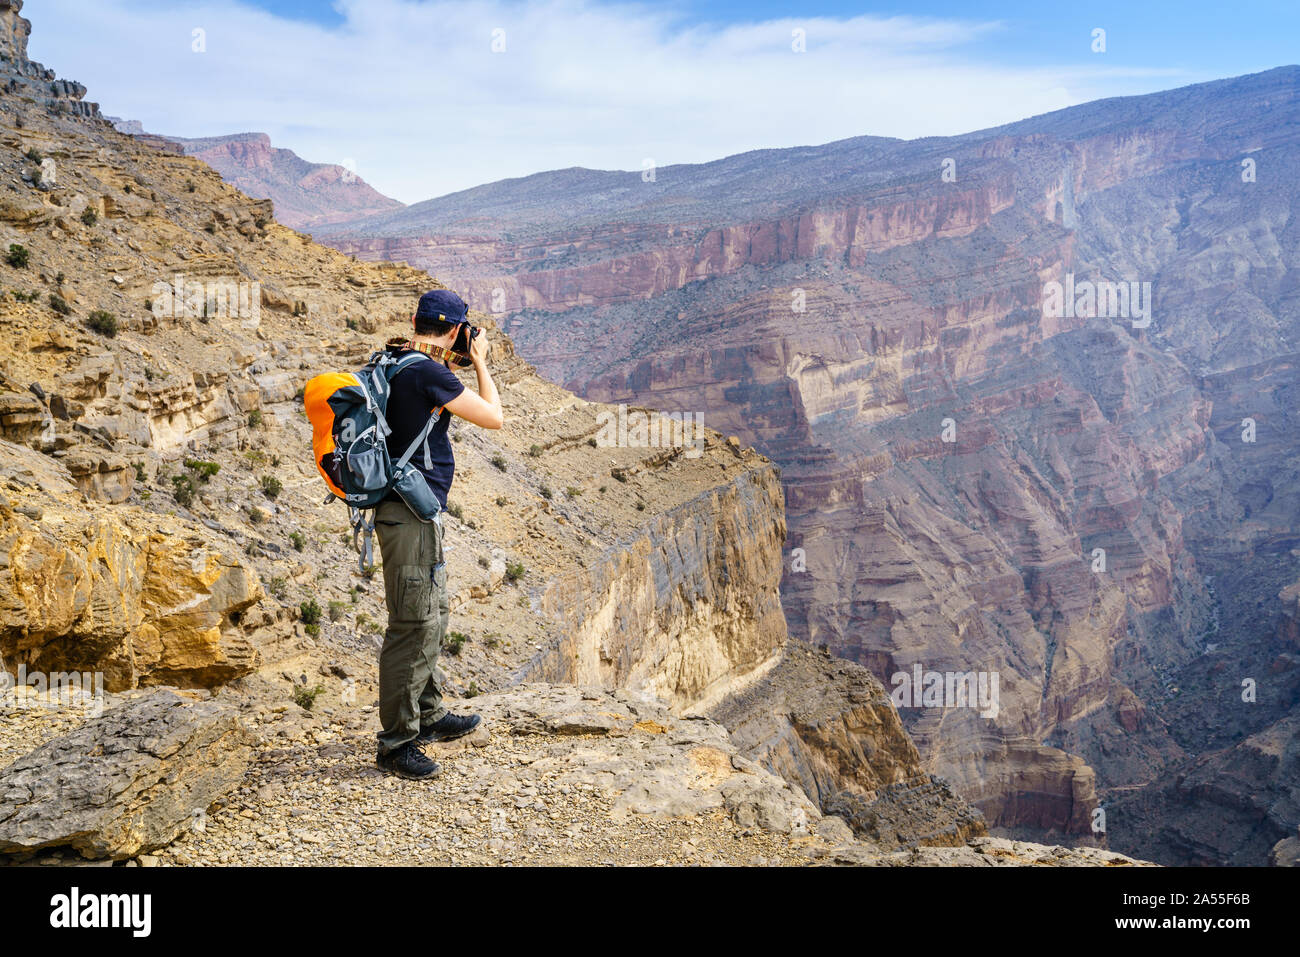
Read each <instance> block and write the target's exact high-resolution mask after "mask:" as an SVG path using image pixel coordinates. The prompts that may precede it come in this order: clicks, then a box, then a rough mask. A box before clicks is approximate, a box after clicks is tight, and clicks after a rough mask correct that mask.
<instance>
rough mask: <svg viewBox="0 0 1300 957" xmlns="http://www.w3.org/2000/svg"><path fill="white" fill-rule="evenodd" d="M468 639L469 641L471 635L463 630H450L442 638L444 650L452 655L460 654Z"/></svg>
mask: <svg viewBox="0 0 1300 957" xmlns="http://www.w3.org/2000/svg"><path fill="white" fill-rule="evenodd" d="M467 641H469V635H467V634H465V633H464V632H463V631H449V632H447V635H446V637H445V638H443V639H442V650H443V651H445V652H447V654H449V655H452V656H455V655H459V654H460V650H461V649H462V648H464V647H465V642H467Z"/></svg>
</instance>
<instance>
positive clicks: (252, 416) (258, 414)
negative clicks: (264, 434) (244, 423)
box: [248, 409, 262, 429]
mask: <svg viewBox="0 0 1300 957" xmlns="http://www.w3.org/2000/svg"><path fill="white" fill-rule="evenodd" d="M248 427H249V428H250V429H260V428H261V427H262V410H261V409H254V410H253V411H252V412H250V413H248Z"/></svg>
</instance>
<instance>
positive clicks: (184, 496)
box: [172, 475, 194, 508]
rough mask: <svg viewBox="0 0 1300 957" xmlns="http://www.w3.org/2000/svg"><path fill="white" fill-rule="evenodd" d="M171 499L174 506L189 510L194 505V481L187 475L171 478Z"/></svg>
mask: <svg viewBox="0 0 1300 957" xmlns="http://www.w3.org/2000/svg"><path fill="white" fill-rule="evenodd" d="M172 498H174V499H175V500H176V504H177V505H180V506H183V507H185V508H189V507H190V506H191V505H193V504H194V480H193V479H191V478H190V477H189V476H188V475H173V476H172Z"/></svg>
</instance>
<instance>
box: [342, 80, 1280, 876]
mask: <svg viewBox="0 0 1300 957" xmlns="http://www.w3.org/2000/svg"><path fill="white" fill-rule="evenodd" d="M1297 170H1300V68H1297V67H1294V66H1287V67H1281V68H1278V69H1275V70H1271V71H1268V72H1265V73H1260V74H1255V75H1252V76H1244V77H1238V78H1234V79H1229V80H1220V81H1215V82H1211V83H1204V84H1199V85H1196V86H1191V87H1186V88H1183V89H1177V90H1171V91H1167V92H1162V93H1156V94H1151V95H1147V96H1141V97H1130V98H1123V99H1114V100H1104V101H1098V102H1094V103H1088V104H1084V105H1081V106H1076V107H1072V108H1069V109H1065V110H1061V111H1058V112H1055V113H1050V114H1046V115H1043V116H1038V117H1033V118H1030V119H1026V120H1023V121H1020V122H1017V123H1012V124H1009V125H1007V126H1003V127H999V128H996V129H991V130H984V131H979V132H974V133H969V134H965V135H962V136H953V137H932V138H927V139H920V140H913V141H901V140H895V139H889V138H882V137H871V136H864V137H858V138H855V139H851V140H844V141H840V142H836V143H830V144H826V145H823V146H809V147H800V148H795V149H780V150H762V151H756V152H751V153H745V154H741V155H738V156H733V157H728V158H726V159H722V160H718V161H716V162H712V163H707V164H702V165H698V166H666V167H661V168H659V169H657V170H655V171H654V173H655V175H654V176H653V177H646V176H643V175H642V173H641V171H636V172H618V171H597V170H586V169H577V168H575V169H567V170H557V171H553V172H547V173H538V174H536V175H533V176H529V177H525V178H522V179H518V180H509V181H503V182H500V183H492V184H487V185H484V186H480V187H477V188H475V189H471V190H466V191H463V192H460V193H456V194H452V195H450V196H445V197H441V198H438V199H433V200H428V201H426V202H422V203H417V204H414V205H412V206H409V207H406V208H404V209H400V210H390V211H386V212H382V213H379V214H376V215H372V216H368V217H364V218H357V219H354V220H351V221H339V222H334V223H331V224H329V225H327V226H323V227H322V228H321V229H319V230H318V236H319V237H320V238H322V239H323V241H324V242H326V243H327V244H329V245H331V246H333V247H334V248H336V249H338V250H340V251H342V252H344V253H347V254H350V255H354V256H356V257H357V258H358V259H361V260H372V261H404V262H407V263H410V264H411V265H414V266H418V267H420V268H424V269H428V270H429V271H430V272H432V273H433V274H435V275H437V276H438V277H439V278H440V280H441V281H442V282H444V283H446V284H447V285H449V286H450V287H452V288H455V289H456V290H457V291H459V292H461V294H462V295H464V296H465V297H466V299H467V300H469V301H470V302H471V304H472V305H473V306H475V307H476V308H478V309H480V310H482V311H483V312H485V313H489V314H491V315H492V316H493V317H494V319H496V321H497V322H499V323H500V325H501V327H502V329H503V330H504V331H506V332H507V333H508V334H509V335H510V337H511V338H512V340H513V341H514V343H515V344H516V346H517V348H518V350H519V352H520V353H521V355H522V356H523V357H524V358H525V359H527V360H528V362H530V363H532V364H533V365H535V366H536V368H537V369H538V371H539V372H540V373H541V374H542V375H543V376H544V377H546V378H547V379H550V380H551V381H554V382H556V383H558V384H561V385H563V386H564V387H565V388H566V389H568V390H570V391H572V392H574V393H576V394H578V395H581V396H583V397H584V398H585V399H588V400H591V401H596V402H608V403H629V404H632V405H636V406H645V407H651V408H655V409H662V410H670V411H677V412H683V413H686V412H689V413H693V414H695V415H697V416H699V417H700V419H702V421H703V422H704V423H706V424H707V425H708V426H709V427H710V428H712V429H717V430H718V431H720V432H721V433H724V434H727V435H735V436H737V437H738V439H739V441H740V443H741V444H742V445H748V446H753V447H754V448H755V449H757V450H758V452H759V453H761V454H762V455H764V456H766V457H768V458H770V459H771V460H772V462H773V463H775V465H776V466H777V467H779V470H780V481H781V485H782V489H783V493H784V503H785V514H786V516H787V521H788V531H787V532H786V533H785V537H784V539H783V540H782V541H781V543H780V547H781V549H782V553H781V555H782V557H781V567H782V574H781V585H780V604H781V607H782V609H783V611H784V617H785V620H786V621H787V622H788V624H789V628H790V632H791V634H792V636H793V637H794V639H796V640H798V641H800V642H802V643H804V644H805V645H807V646H811V647H814V648H820V649H823V650H826V651H829V652H830V653H831V654H833V655H834V656H836V658H839V659H847V660H848V661H850V662H853V663H855V664H856V665H857V666H859V667H860V668H861V669H862V671H863V672H864V673H868V674H870V675H872V676H874V679H875V680H876V681H877V682H878V683H883V686H884V688H885V689H886V690H889V689H890V688H891V687H892V686H893V684H894V681H893V679H894V676H895V675H897V674H899V673H904V674H908V673H911V672H912V670H913V668H914V667H915V666H918V665H919V666H921V667H922V668H924V669H927V670H934V671H937V672H939V673H945V674H946V673H959V674H969V673H992V674H996V675H998V676H999V678H1000V683H999V688H1000V702H999V707H998V710H997V715H996V717H985V716H982V715H981V714H980V713H979V712H978V711H976V710H975V709H971V708H963V707H925V706H923V707H919V708H916V707H904V708H901V709H900V710H899V713H900V715H901V718H902V726H903V727H904V728H905V730H906V732H907V734H908V735H909V736H910V737H911V738H912V739H913V740H914V741H915V744H916V747H917V748H918V753H919V755H920V759H921V763H922V767H923V770H924V771H925V772H926V773H928V774H933V775H936V776H938V777H939V778H941V779H943V780H945V781H946V782H948V783H949V784H950V785H951V787H952V788H953V790H954V791H955V792H956V793H957V794H959V795H961V797H963V798H964V799H965V800H967V801H969V802H970V803H971V804H972V805H974V806H975V807H977V808H979V809H980V810H981V811H982V812H983V816H984V818H985V819H986V821H987V824H988V826H989V827H990V828H991V830H992V832H993V833H994V834H1002V835H1008V836H1013V837H1019V838H1034V839H1047V840H1062V841H1068V842H1070V843H1090V842H1105V843H1108V845H1109V846H1110V847H1113V848H1118V849H1119V850H1122V851H1124V852H1126V853H1130V854H1136V855H1138V856H1144V857H1150V858H1152V859H1154V860H1157V861H1160V862H1162V863H1197V864H1218V863H1233V864H1264V863H1267V862H1268V861H1269V859H1270V857H1272V858H1275V859H1276V858H1278V857H1279V855H1281V853H1282V852H1281V851H1280V850H1277V849H1280V848H1282V847H1283V845H1284V844H1286V842H1287V841H1290V842H1292V843H1294V835H1295V833H1296V828H1297V825H1300V807H1298V806H1297V805H1296V803H1295V800H1294V797H1293V795H1294V793H1295V788H1296V785H1297V778H1296V773H1297V767H1296V764H1295V752H1294V734H1293V730H1294V722H1295V720H1296V715H1297V705H1298V704H1300V647H1297V634H1298V633H1300V630H1298V629H1297V628H1296V625H1295V622H1296V595H1297V587H1300V586H1298V585H1297V583H1298V582H1300V540H1297V534H1298V529H1297V519H1296V516H1297V511H1298V509H1297V506H1298V505H1300V476H1298V475H1297V467H1298V465H1300V460H1298V455H1297V453H1298V452H1300V447H1298V443H1297V434H1298V433H1297V429H1296V422H1295V408H1294V406H1295V396H1296V394H1297V381H1296V374H1297V373H1296V360H1297V351H1296V344H1297V343H1300V308H1297V290H1298V289H1300V285H1297V282H1296V275H1297V273H1296V264H1297V242H1298V239H1300V233H1298V232H1297V225H1296V217H1295V215H1294V213H1295V211H1296V210H1297V209H1298V208H1300V207H1298V205H1297V201H1298V200H1300V195H1298V190H1300V187H1298V186H1297V178H1296V172H1297ZM1054 283H1059V284H1061V286H1064V287H1071V286H1072V287H1073V288H1075V289H1080V288H1082V286H1081V285H1080V284H1082V283H1098V284H1105V283H1124V284H1129V283H1137V284H1138V289H1139V290H1142V289H1146V290H1150V298H1148V299H1147V300H1146V302H1145V305H1146V306H1149V307H1151V313H1150V317H1149V319H1148V318H1147V317H1144V316H1142V315H1140V314H1137V313H1135V312H1133V311H1127V310H1128V309H1129V307H1132V306H1133V305H1134V304H1133V303H1129V302H1121V301H1119V300H1114V301H1110V302H1106V301H1105V300H1103V301H1102V302H1100V303H1098V302H1096V301H1093V302H1092V303H1091V305H1090V304H1089V303H1088V302H1082V303H1080V304H1079V305H1081V306H1082V307H1083V308H1080V309H1050V308H1044V301H1045V297H1046V296H1047V293H1048V291H1049V289H1050V288H1052V284H1054ZM1144 284H1149V285H1144ZM1126 288H1127V287H1126ZM1108 306H1109V307H1112V308H1109V309H1108V308H1107V307H1108ZM592 574H593V575H601V574H606V573H605V572H603V571H600V570H595V571H593V572H592ZM584 614H585V615H586V616H587V618H588V620H590V619H591V618H592V617H600V616H601V615H606V616H607V615H608V614H610V610H609V609H600V608H590V609H587V610H585V611H584ZM573 640H574V647H573V649H572V654H573V655H574V658H575V662H581V661H582V660H588V659H590V653H589V652H584V650H583V649H584V648H588V649H589V648H590V646H591V642H590V640H589V639H585V638H582V637H581V635H580V633H579V636H577V637H575V638H574V639H573ZM618 653H619V652H618V649H612V650H611V655H613V656H614V657H612V658H610V659H608V663H606V664H602V665H600V666H596V664H595V662H594V661H593V662H592V665H591V667H594V668H596V669H597V671H599V670H600V668H607V669H612V670H615V671H617V670H619V668H620V666H619V665H618V664H617V663H616V658H617V654H618ZM539 667H542V668H543V670H545V671H546V673H548V674H556V675H559V674H569V673H577V670H578V669H579V668H580V667H582V666H581V664H580V663H575V664H573V665H569V666H562V665H561V664H559V663H555V662H551V663H543V664H542V665H539ZM680 667H681V668H683V669H686V670H687V671H689V672H690V673H691V675H692V678H691V683H692V685H693V686H695V687H699V688H706V687H708V686H709V684H710V682H711V681H712V680H713V678H712V672H711V670H710V668H709V665H708V663H707V662H696V663H687V662H682V663H681V666H680ZM790 667H795V666H793V665H791V666H790ZM795 670H797V668H796V669H795ZM593 673H594V672H593ZM664 680H665V681H667V682H668V685H672V684H674V683H676V682H680V681H681V680H682V678H681V676H680V673H679V676H678V677H675V678H673V679H671V680H669V679H668V678H667V677H665V678H664ZM760 680H762V681H769V682H775V684H771V685H770V686H769V687H770V690H771V691H772V693H773V694H776V693H777V689H779V688H780V687H783V685H782V684H781V680H780V675H779V674H774V675H769V676H766V677H764V678H763V679H760ZM819 680H821V679H815V680H814V684H815V683H816V681H819ZM736 694H737V695H739V696H740V697H741V698H743V692H736ZM733 706H734V700H733V702H732V703H731V704H723V705H720V706H718V711H717V713H718V714H719V715H726V714H729V713H730V714H731V717H730V719H729V723H728V726H729V727H731V726H734V727H735V728H736V729H739V730H737V732H736V733H737V734H738V735H740V737H741V738H742V739H743V738H744V737H745V735H746V732H745V730H744V729H745V728H750V729H753V730H752V736H753V739H754V740H755V741H757V740H759V739H763V740H765V741H767V742H769V743H768V744H766V745H764V754H765V757H764V758H763V760H765V761H766V762H767V763H768V765H769V766H770V767H772V768H776V767H783V768H784V769H785V771H784V772H783V773H786V774H787V775H788V776H793V777H794V778H796V779H803V780H805V781H806V782H808V783H807V787H808V788H811V789H812V790H814V791H815V790H816V788H817V785H816V783H815V782H816V780H817V778H818V774H819V768H820V766H821V765H820V764H819V761H809V760H805V759H804V758H801V757H799V756H798V748H797V747H793V746H792V747H789V748H787V747H786V746H785V745H783V744H780V743H775V744H774V743H771V742H773V741H779V740H788V738H787V736H788V735H789V733H790V732H789V729H788V728H782V729H775V728H774V727H770V726H766V723H767V722H770V721H771V720H772V719H771V718H770V716H768V717H762V718H748V717H745V716H741V715H735V714H734V713H731V712H729V708H731V707H733ZM814 723H815V724H816V723H817V722H814ZM797 724H798V722H797V721H796V722H795V725H797ZM818 726H819V727H824V724H819V725H818ZM827 733H831V732H827ZM832 737H833V734H832ZM799 738H800V740H801V741H803V742H805V743H806V742H807V741H808V740H809V738H810V735H808V734H806V733H805V734H800V735H799ZM824 754H825V752H823V755H824ZM826 760H831V759H826ZM834 761H835V762H838V763H839V765H840V766H845V765H848V764H851V763H852V761H850V760H846V759H844V758H843V757H841V758H836V759H834ZM873 793H874V792H873ZM845 813H847V814H849V816H850V817H852V812H851V810H849V811H846V812H845ZM958 829H959V828H958ZM1287 846H1290V845H1287Z"/></svg>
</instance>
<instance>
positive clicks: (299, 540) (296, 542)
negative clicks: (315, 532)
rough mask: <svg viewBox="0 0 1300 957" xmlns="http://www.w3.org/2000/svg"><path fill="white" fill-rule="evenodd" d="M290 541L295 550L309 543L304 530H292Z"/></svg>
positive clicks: (297, 550)
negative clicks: (303, 532)
mask: <svg viewBox="0 0 1300 957" xmlns="http://www.w3.org/2000/svg"><path fill="white" fill-rule="evenodd" d="M289 543H290V544H291V545H293V550H294V551H295V552H300V551H302V549H303V546H304V545H306V544H307V539H305V538H303V535H302V532H290V533H289ZM330 620H331V621H333V620H334V619H332V618H331V619H330Z"/></svg>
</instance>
